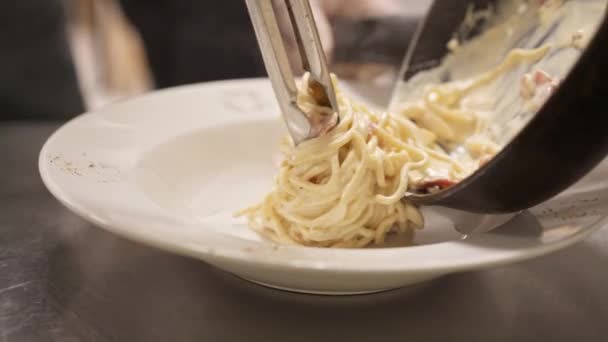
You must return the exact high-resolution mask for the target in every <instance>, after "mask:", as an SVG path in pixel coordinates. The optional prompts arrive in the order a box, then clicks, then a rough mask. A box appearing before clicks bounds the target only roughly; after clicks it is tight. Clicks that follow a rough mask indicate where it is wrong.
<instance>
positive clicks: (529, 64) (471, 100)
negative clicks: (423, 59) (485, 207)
mask: <svg viewBox="0 0 608 342" xmlns="http://www.w3.org/2000/svg"><path fill="white" fill-rule="evenodd" d="M605 9H606V1H605V0H601V1H600V0H587V1H561V0H560V1H557V0H545V1H538V0H537V1H522V0H513V1H504V2H501V7H500V8H497V9H496V10H495V12H494V13H493V14H492V15H489V14H488V12H487V11H484V12H483V13H481V14H478V15H476V14H475V13H469V14H467V19H466V20H465V21H466V22H465V24H464V25H465V26H467V25H469V26H472V25H473V24H474V22H476V21H477V20H478V19H479V17H482V18H484V19H485V20H487V24H486V27H485V30H484V32H483V33H482V34H480V35H478V36H477V37H475V38H473V39H472V40H470V41H467V42H461V41H458V39H457V38H454V39H452V40H451V41H450V42H449V43H448V48H449V50H450V53H449V54H448V55H447V56H446V57H445V59H444V61H443V63H442V65H441V66H440V67H438V68H435V69H431V70H427V71H423V72H420V73H418V74H416V75H415V76H414V77H412V78H411V79H410V80H409V81H408V82H406V83H402V84H401V85H400V86H399V87H398V88H397V91H396V93H395V96H394V98H393V102H392V104H391V111H394V112H397V113H402V114H404V115H406V116H408V117H409V118H411V119H412V120H414V121H415V122H416V123H417V124H418V125H419V126H421V127H422V128H425V129H426V130H427V131H428V132H429V134H430V136H431V137H432V138H434V139H436V141H437V142H438V143H439V144H440V145H441V146H442V147H443V148H444V149H446V150H447V151H448V152H449V153H451V156H452V157H454V158H456V159H457V160H458V161H459V162H461V163H462V164H463V165H465V166H466V167H468V168H469V169H470V170H471V172H472V171H474V170H475V169H476V168H477V167H478V166H479V165H480V164H482V163H484V162H486V161H487V160H488V159H489V158H491V156H493V155H494V154H495V153H497V152H498V151H500V149H501V148H502V147H503V146H505V145H506V144H507V143H508V142H509V141H511V139H512V138H513V137H514V136H515V135H516V134H517V133H518V132H519V131H520V130H521V128H522V127H523V126H524V125H525V124H526V123H527V122H528V121H529V120H530V119H531V118H532V117H533V115H534V114H535V113H536V112H537V111H538V109H539V108H540V107H541V106H542V104H543V103H544V102H545V101H546V100H547V99H548V98H549V96H550V95H551V93H552V92H553V90H554V89H555V88H556V87H557V86H558V84H559V81H560V80H561V79H563V78H564V77H565V76H566V75H567V74H568V72H569V71H570V69H571V68H572V66H573V65H574V63H575V62H576V61H577V59H578V58H579V56H580V54H581V49H583V48H584V47H585V46H586V45H587V44H588V43H589V41H590V39H591V38H592V37H593V35H594V34H595V31H596V30H597V28H598V26H599V24H600V23H601V20H602V19H603V16H604V13H605ZM446 75H448V76H449V78H450V81H448V82H442V78H445V77H446ZM437 177H448V178H450V179H454V178H453V177H450V175H449V174H446V172H445V171H443V170H442V165H436V166H434V167H431V168H429V170H428V171H427V172H426V174H420V175H418V178H419V180H420V181H422V180H423V179H429V178H437ZM456 180H458V179H456Z"/></svg>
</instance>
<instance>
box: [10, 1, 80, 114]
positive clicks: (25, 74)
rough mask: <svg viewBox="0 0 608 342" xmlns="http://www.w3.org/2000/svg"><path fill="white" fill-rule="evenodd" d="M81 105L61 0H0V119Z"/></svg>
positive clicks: (69, 109)
mask: <svg viewBox="0 0 608 342" xmlns="http://www.w3.org/2000/svg"><path fill="white" fill-rule="evenodd" d="M83 109H84V106H83V102H82V99H81V96H80V91H79V88H78V83H77V79H76V72H75V70H74V66H73V63H72V57H71V54H70V50H69V48H68V41H67V36H66V28H65V16H64V12H63V7H62V2H61V0H19V1H0V120H12V119H66V118H69V117H72V116H74V115H75V114H79V113H81V112H82V111H83Z"/></svg>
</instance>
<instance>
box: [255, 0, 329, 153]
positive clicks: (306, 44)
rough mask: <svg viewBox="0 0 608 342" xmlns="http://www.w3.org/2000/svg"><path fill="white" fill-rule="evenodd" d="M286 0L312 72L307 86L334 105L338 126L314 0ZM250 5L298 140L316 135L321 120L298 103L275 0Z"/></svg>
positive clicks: (275, 84) (317, 98)
mask: <svg viewBox="0 0 608 342" xmlns="http://www.w3.org/2000/svg"><path fill="white" fill-rule="evenodd" d="M282 1H285V4H286V7H287V12H288V15H289V22H290V25H291V27H292V28H293V32H294V33H295V38H296V42H297V45H298V52H299V54H300V57H301V60H302V67H303V69H304V70H305V71H307V72H309V78H308V84H307V85H304V86H307V87H308V88H309V92H310V94H312V96H313V97H314V99H315V101H316V102H317V104H318V105H321V106H324V107H328V108H331V109H332V112H333V113H334V116H335V117H334V118H333V120H331V121H330V122H331V123H332V124H333V125H334V126H335V125H336V124H337V123H338V120H339V116H338V101H337V99H336V93H335V90H334V87H333V84H332V81H331V77H330V74H329V71H328V68H327V59H326V57H325V53H324V52H323V48H322V46H321V39H320V38H319V32H318V31H317V26H316V24H315V21H314V17H313V13H312V9H311V7H310V3H309V2H308V0H282ZM247 8H248V9H249V15H250V16H251V21H252V22H253V26H254V29H255V33H256V36H257V39H258V43H259V45H260V49H261V51H262V57H263V58H264V64H265V65H266V70H267V72H268V76H269V77H270V81H271V83H272V87H273V89H274V92H275V95H276V97H277V100H278V102H279V107H280V109H281V112H282V114H283V118H284V120H285V123H286V124H287V128H288V130H289V133H290V135H291V137H292V138H293V141H294V143H295V144H299V143H301V142H303V141H305V140H308V139H312V138H315V137H316V136H317V135H318V134H319V132H321V131H322V130H320V129H319V127H315V126H316V125H320V124H321V123H320V122H318V120H313V119H312V118H311V117H310V115H309V113H305V112H304V111H303V110H302V109H301V108H300V106H299V105H298V88H297V86H296V83H295V80H294V75H293V72H292V70H291V66H290V63H289V58H288V55H287V50H286V49H285V44H284V42H283V35H282V34H281V31H280V29H279V24H278V21H277V15H276V13H275V8H274V7H273V5H272V0H247ZM330 128H333V126H332V127H330Z"/></svg>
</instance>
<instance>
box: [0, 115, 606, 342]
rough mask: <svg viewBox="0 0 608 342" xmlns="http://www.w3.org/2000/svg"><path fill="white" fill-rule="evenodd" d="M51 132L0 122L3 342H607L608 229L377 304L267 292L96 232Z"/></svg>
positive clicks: (372, 299)
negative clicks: (51, 178)
mask: <svg viewBox="0 0 608 342" xmlns="http://www.w3.org/2000/svg"><path fill="white" fill-rule="evenodd" d="M57 127H58V126H57V125H56V124H40V123H21V124H7V123H0V341H2V342H4V341H28V342H29V341H128V342H135V341H307V342H308V341H332V342H338V341H441V342H445V341H469V342H470V341H484V342H485V341H534V342H537V341H553V342H560V341H564V342H566V341H567V342H572V341H577V340H580V341H607V340H608V229H603V230H602V231H600V232H598V233H596V234H595V235H593V236H592V237H591V238H590V239H588V240H587V241H585V242H582V243H579V244H577V245H575V246H573V247H571V248H568V249H566V250H563V251H560V252H558V253H555V254H553V255H551V256H548V257H544V258H541V259H537V260H533V261H529V262H525V263H521V264H517V265H514V266H509V267H502V268H498V269H493V270H487V271H482V272H473V273H466V274H459V275H452V276H448V277H445V278H442V279H439V280H437V281H434V282H432V283H429V284H426V285H423V286H419V287H415V288H408V289H402V290H396V291H391V292H385V293H381V294H375V295H365V296H354V297H337V298H334V297H322V296H310V295H299V294H292V293H287V292H281V291H277V290H271V289H267V288H263V287H260V286H257V285H253V284H250V283H248V282H246V281H243V280H240V279H238V278H235V277H233V276H231V275H228V274H225V273H222V272H220V271H217V270H215V269H213V268H212V267H210V266H208V265H206V264H204V263H203V262H200V261H197V260H192V259H188V258H184V257H180V256H176V255H172V254H168V253H165V252H162V251H158V250H156V249H153V248H149V247H146V246H143V245H139V244H136V243H132V242H130V241H127V240H124V239H122V238H119V237H116V236H114V235H112V234H110V233H107V232H105V231H103V230H101V229H98V228H95V227H94V226H92V225H90V224H88V223H87V222H85V221H84V220H82V219H80V218H78V217H76V216H75V215H73V214H72V213H70V212H69V211H68V210H67V209H65V208H63V207H62V206H61V205H60V204H59V203H58V202H56V201H55V200H54V199H53V198H52V197H51V195H50V194H49V193H48V192H47V191H46V189H45V188H44V186H43V185H42V182H41V181H40V178H39V176H38V171H37V157H38V151H39V150H40V147H41V146H42V143H43V142H44V140H45V139H46V138H47V137H48V135H49V134H50V133H51V132H52V131H53V130H54V129H56V128H57Z"/></svg>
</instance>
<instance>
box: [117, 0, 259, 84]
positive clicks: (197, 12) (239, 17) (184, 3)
mask: <svg viewBox="0 0 608 342" xmlns="http://www.w3.org/2000/svg"><path fill="white" fill-rule="evenodd" d="M121 3H122V5H123V8H124V10H125V13H126V14H127V16H128V17H129V19H130V20H131V22H132V23H134V24H135V26H136V27H137V29H138V30H139V32H140V33H141V35H142V38H143V41H144V44H145V46H146V50H147V53H148V59H149V61H150V64H151V68H152V71H153V74H154V77H155V81H156V84H157V86H159V87H167V86H173V85H178V84H185V83H192V82H201V81H211V80H220V79H230V78H243V77H258V76H264V75H265V71H264V65H263V62H262V59H261V55H260V52H259V49H258V45H257V42H256V40H255V35H254V32H253V27H252V25H251V21H250V20H249V16H248V13H247V8H246V6H245V1H243V0H221V1H202V0H155V1H150V0H121Z"/></svg>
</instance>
